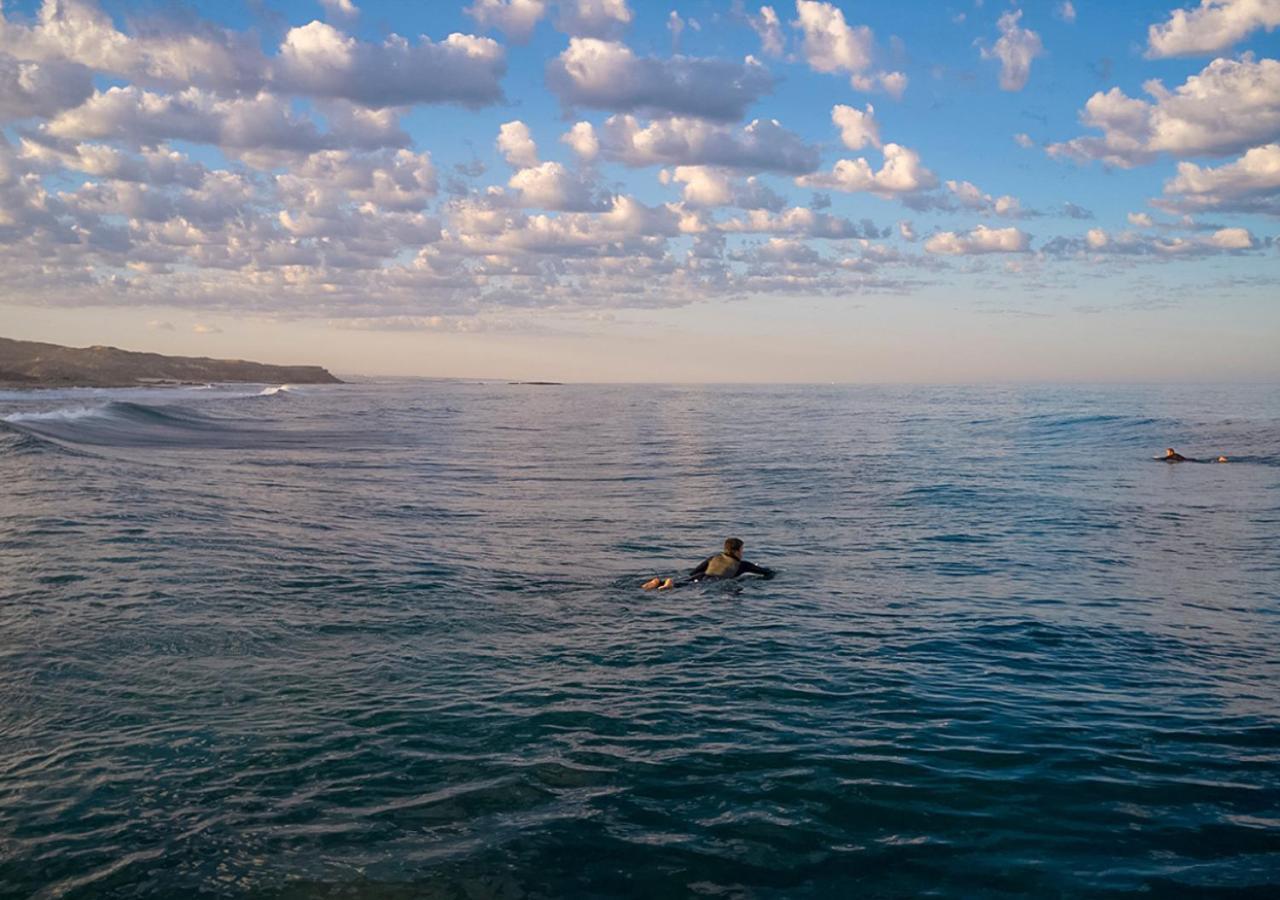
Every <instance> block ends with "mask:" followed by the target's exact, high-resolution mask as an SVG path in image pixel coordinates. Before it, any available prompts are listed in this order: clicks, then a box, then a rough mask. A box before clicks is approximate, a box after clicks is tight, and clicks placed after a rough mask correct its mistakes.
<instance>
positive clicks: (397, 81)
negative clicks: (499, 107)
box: [272, 22, 507, 108]
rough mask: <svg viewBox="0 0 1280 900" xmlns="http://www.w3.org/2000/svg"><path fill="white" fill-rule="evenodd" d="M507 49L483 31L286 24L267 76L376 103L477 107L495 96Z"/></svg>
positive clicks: (291, 88)
mask: <svg viewBox="0 0 1280 900" xmlns="http://www.w3.org/2000/svg"><path fill="white" fill-rule="evenodd" d="M506 70H507V61H506V54H505V52H504V51H503V49H502V47H501V46H500V45H499V44H498V43H497V42H496V41H494V40H491V39H490V38H483V37H475V36H473V35H468V34H451V35H449V36H448V37H447V38H445V39H444V40H443V41H441V42H439V43H436V42H434V41H432V40H430V39H429V38H426V37H423V38H420V39H419V41H418V43H417V44H411V43H409V41H407V40H406V39H405V38H402V37H400V36H399V35H391V36H390V37H388V38H387V39H386V40H385V41H384V42H383V43H382V44H380V45H374V44H368V43H364V42H362V41H357V40H356V39H355V38H352V37H349V36H348V35H346V34H343V33H342V32H341V31H339V30H338V29H336V28H334V27H333V26H332V25H328V24H325V23H323V22H311V23H310V24H308V25H303V26H302V27H300V28H291V29H289V32H288V33H287V34H286V35H285V38H284V41H283V42H282V43H281V44H280V52H279V55H278V56H277V57H276V60H275V63H274V66H273V77H272V83H273V84H274V85H275V86H276V87H277V88H278V89H279V90H283V91H286V92H289V93H298V94H309V95H312V96H320V97H341V98H343V99H347V100H352V101H355V102H357V103H361V104H363V105H365V106H370V107H374V108H382V107H386V106H403V105H408V104H413V103H443V102H449V103H460V104H463V105H466V106H482V105H485V104H487V103H493V102H495V101H497V100H499V99H501V98H502V84H501V81H502V76H503V75H504V74H506Z"/></svg>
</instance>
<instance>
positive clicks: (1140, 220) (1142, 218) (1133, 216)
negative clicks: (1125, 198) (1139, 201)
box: [1125, 213, 1155, 228]
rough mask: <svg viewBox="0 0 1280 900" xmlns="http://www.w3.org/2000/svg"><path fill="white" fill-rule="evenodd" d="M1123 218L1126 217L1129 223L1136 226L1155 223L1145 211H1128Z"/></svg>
mask: <svg viewBox="0 0 1280 900" xmlns="http://www.w3.org/2000/svg"><path fill="white" fill-rule="evenodd" d="M1125 218H1126V219H1128V221H1129V224H1130V225H1133V226H1135V227H1137V228H1150V227H1151V226H1152V225H1154V224H1155V223H1154V222H1152V221H1151V216H1149V215H1147V214H1146V213H1129V214H1128V216H1126V217H1125Z"/></svg>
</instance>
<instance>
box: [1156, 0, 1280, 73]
mask: <svg viewBox="0 0 1280 900" xmlns="http://www.w3.org/2000/svg"><path fill="white" fill-rule="evenodd" d="M1277 26H1280V0H1200V5H1199V6H1197V7H1194V8H1192V9H1175V10H1174V11H1173V12H1172V13H1170V15H1169V20H1168V21H1167V22H1164V23H1161V24H1157V25H1152V26H1151V27H1150V28H1148V29H1147V56H1148V57H1149V58H1152V59H1160V58H1164V57H1169V56H1198V55H1201V54H1209V53H1219V52H1221V51H1223V50H1226V49H1228V48H1230V47H1231V46H1232V45H1233V44H1235V43H1236V42H1238V41H1240V40H1242V39H1244V38H1245V37H1247V36H1248V35H1249V34H1250V33H1252V32H1254V31H1256V30H1257V29H1259V28H1265V29H1266V30H1267V31H1272V30H1274V29H1275V28H1276V27H1277Z"/></svg>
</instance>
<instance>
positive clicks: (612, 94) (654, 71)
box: [547, 37, 773, 121]
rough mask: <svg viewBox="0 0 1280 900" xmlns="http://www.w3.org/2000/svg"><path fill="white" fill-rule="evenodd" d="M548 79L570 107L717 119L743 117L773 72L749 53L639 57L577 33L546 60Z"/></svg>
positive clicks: (769, 82) (768, 86)
mask: <svg viewBox="0 0 1280 900" xmlns="http://www.w3.org/2000/svg"><path fill="white" fill-rule="evenodd" d="M547 83H548V85H549V86H550V87H551V89H552V90H553V91H555V92H556V93H557V94H558V95H559V96H560V99H561V101H562V102H563V103H564V104H565V105H567V106H586V107H590V108H593V109H608V110H616V111H619V112H633V111H634V112H645V113H657V114H663V113H670V114H673V115H687V116H698V117H700V118H705V119H712V120H716V121H733V120H736V119H740V118H742V116H743V115H744V113H745V112H746V109H747V107H748V106H750V105H751V104H752V103H754V102H755V101H756V100H758V99H759V98H760V96H761V95H763V94H765V93H768V92H769V91H770V90H772V89H773V77H772V76H771V75H770V74H769V73H768V71H767V70H766V69H765V68H764V66H762V65H761V64H760V63H758V62H756V61H755V60H753V59H751V58H750V57H748V58H747V60H746V61H745V62H743V63H734V62H728V61H726V60H719V59H700V58H695V57H689V56H674V57H672V58H670V59H658V58H656V57H640V56H636V55H635V54H634V53H633V52H632V51H631V49H630V48H629V47H627V46H626V45H625V44H621V43H618V42H616V41H604V40H598V39H596V38H576V37H575V38H572V39H571V40H570V41H569V46H568V48H566V49H565V50H564V52H563V53H561V54H560V55H559V56H558V57H556V58H555V59H553V60H551V62H549V63H548V64H547Z"/></svg>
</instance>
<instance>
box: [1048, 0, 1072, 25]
mask: <svg viewBox="0 0 1280 900" xmlns="http://www.w3.org/2000/svg"><path fill="white" fill-rule="evenodd" d="M1053 12H1054V15H1056V16H1057V17H1058V18H1059V19H1061V20H1062V21H1064V22H1066V23H1067V24H1068V25H1074V24H1075V23H1076V7H1075V4H1074V3H1072V2H1071V0H1062V2H1061V3H1059V4H1058V6H1057V8H1056V9H1054V11H1053Z"/></svg>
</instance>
